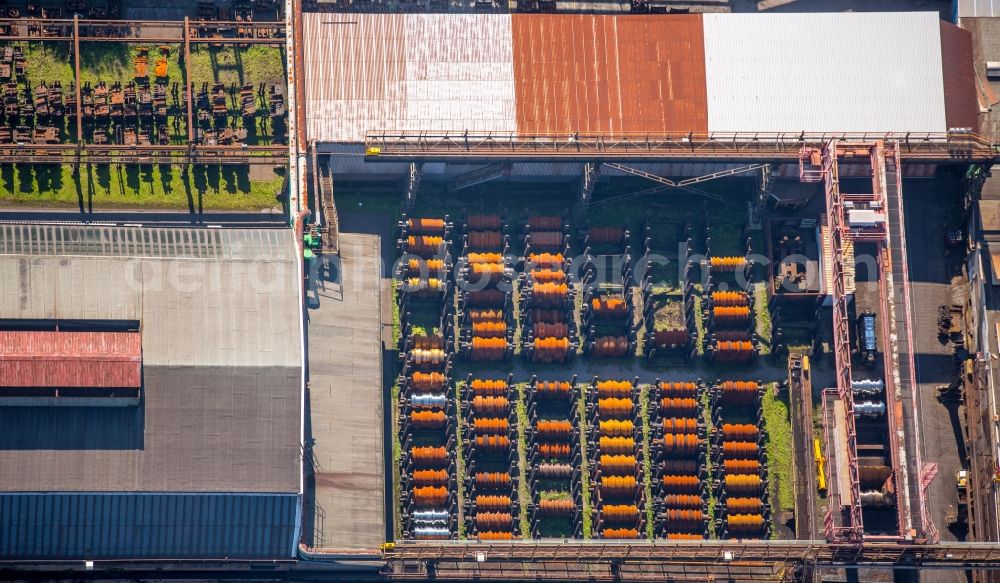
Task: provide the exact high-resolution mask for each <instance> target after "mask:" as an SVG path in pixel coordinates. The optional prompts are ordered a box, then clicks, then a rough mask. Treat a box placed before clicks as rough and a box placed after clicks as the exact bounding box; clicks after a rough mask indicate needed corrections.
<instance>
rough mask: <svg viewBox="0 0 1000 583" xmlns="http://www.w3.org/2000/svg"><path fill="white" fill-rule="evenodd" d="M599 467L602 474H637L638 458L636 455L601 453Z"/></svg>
mask: <svg viewBox="0 0 1000 583" xmlns="http://www.w3.org/2000/svg"><path fill="white" fill-rule="evenodd" d="M598 467H600V469H601V473H602V474H606V475H609V476H628V475H633V474H635V469H636V460H635V456H634V455H601V457H600V459H599V460H598Z"/></svg>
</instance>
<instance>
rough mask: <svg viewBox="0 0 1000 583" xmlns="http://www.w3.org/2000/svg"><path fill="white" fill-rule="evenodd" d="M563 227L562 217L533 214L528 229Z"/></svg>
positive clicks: (529, 218)
mask: <svg viewBox="0 0 1000 583" xmlns="http://www.w3.org/2000/svg"><path fill="white" fill-rule="evenodd" d="M561 228H562V217H558V216H554V215H531V216H530V217H528V230H529V231H536V230H538V229H549V230H552V229H561Z"/></svg>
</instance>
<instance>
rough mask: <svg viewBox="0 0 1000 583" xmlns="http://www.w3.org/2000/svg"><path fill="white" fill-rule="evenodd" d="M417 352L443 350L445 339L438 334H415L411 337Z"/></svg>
mask: <svg viewBox="0 0 1000 583" xmlns="http://www.w3.org/2000/svg"><path fill="white" fill-rule="evenodd" d="M410 340H411V341H412V342H413V348H414V349H415V350H442V349H444V338H443V337H442V336H440V335H438V334H431V335H427V334H414V335H413V336H411V337H410Z"/></svg>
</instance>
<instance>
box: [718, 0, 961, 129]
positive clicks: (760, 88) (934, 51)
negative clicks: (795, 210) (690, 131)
mask: <svg viewBox="0 0 1000 583" xmlns="http://www.w3.org/2000/svg"><path fill="white" fill-rule="evenodd" d="M704 30H705V69H706V84H707V88H708V129H709V131H713V132H735V131H759V132H786V131H787V132H795V131H809V132H883V131H911V132H942V131H946V130H947V123H946V121H945V106H944V82H943V77H942V65H941V33H940V25H939V22H938V16H937V13H936V12H909V13H899V12H897V13H891V14H890V13H871V12H869V13H826V14H705V15H704Z"/></svg>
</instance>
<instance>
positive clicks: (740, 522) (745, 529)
mask: <svg viewBox="0 0 1000 583" xmlns="http://www.w3.org/2000/svg"><path fill="white" fill-rule="evenodd" d="M726 528H727V529H728V530H729V531H730V532H736V533H756V532H760V531H761V530H763V529H764V516H763V515H761V514H730V515H728V516H726Z"/></svg>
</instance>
